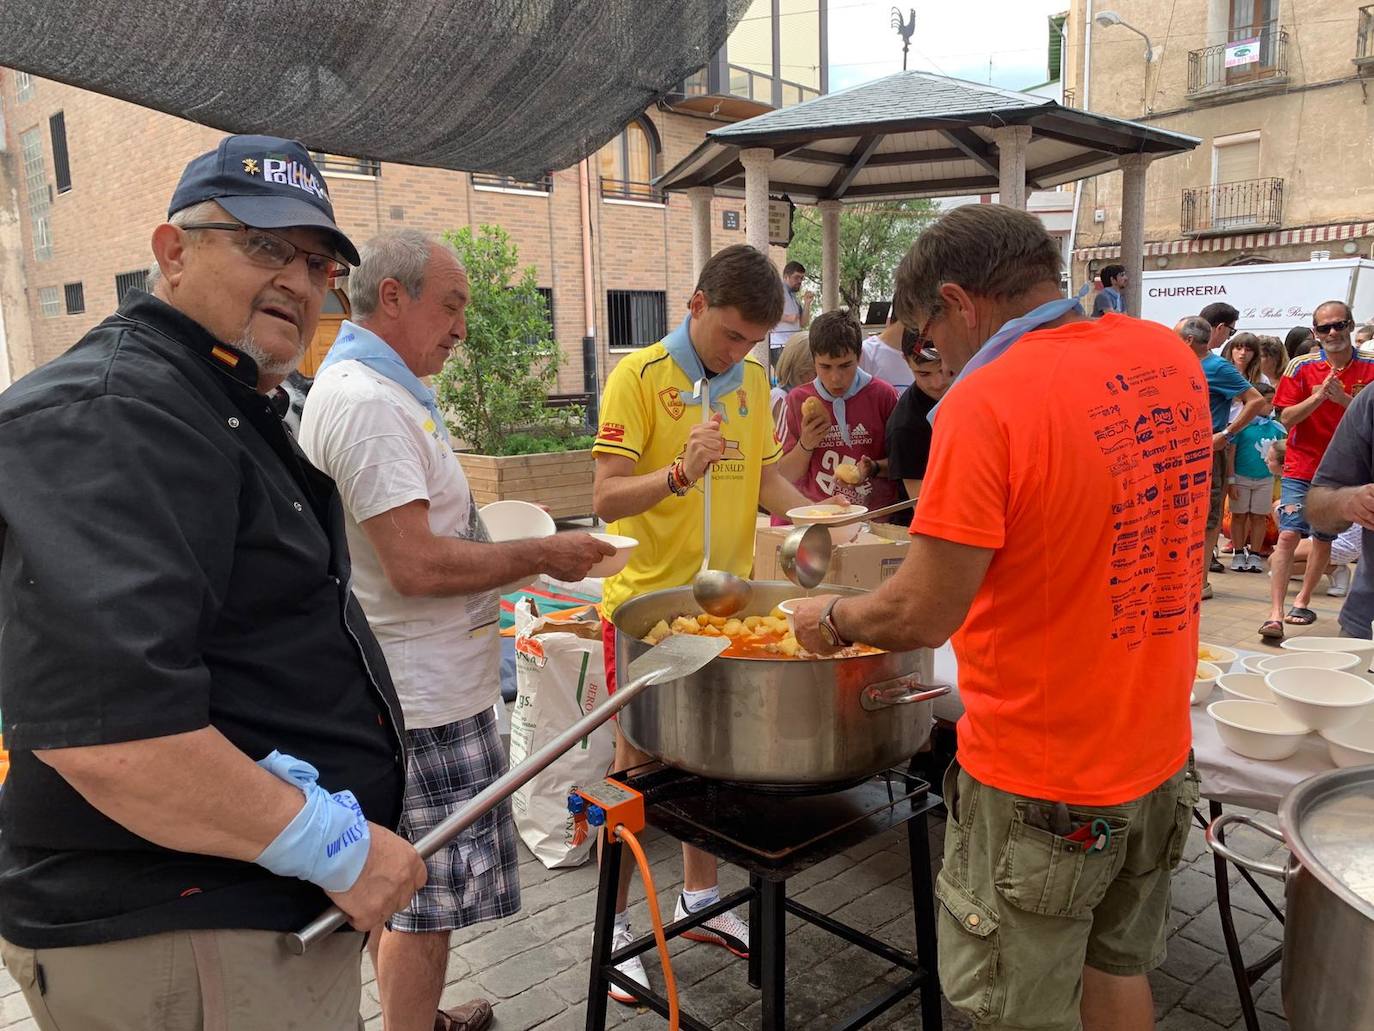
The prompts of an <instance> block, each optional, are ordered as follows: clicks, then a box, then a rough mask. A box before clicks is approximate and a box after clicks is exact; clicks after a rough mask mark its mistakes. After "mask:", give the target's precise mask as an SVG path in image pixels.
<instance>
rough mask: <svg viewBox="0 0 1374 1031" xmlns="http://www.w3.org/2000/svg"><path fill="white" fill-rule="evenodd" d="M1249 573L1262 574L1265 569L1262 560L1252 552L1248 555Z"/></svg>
mask: <svg viewBox="0 0 1374 1031" xmlns="http://www.w3.org/2000/svg"><path fill="white" fill-rule="evenodd" d="M1250 572H1252V573H1263V572H1265V569H1264V559H1262V558H1260V556H1258V555H1256V554H1255V553H1254V552H1251V553H1250Z"/></svg>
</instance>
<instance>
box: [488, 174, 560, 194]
mask: <svg viewBox="0 0 1374 1031" xmlns="http://www.w3.org/2000/svg"><path fill="white" fill-rule="evenodd" d="M472 185H473V186H485V187H487V188H488V189H492V190H531V191H533V192H535V193H548V192H549V191H550V190H552V189H553V176H552V175H550V174H548V173H545V174H544V175H541V176H540V177H539V178H538V179H516V178H513V177H512V176H509V175H487V174H486V173H485V172H473V173H472Z"/></svg>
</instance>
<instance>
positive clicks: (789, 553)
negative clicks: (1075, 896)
mask: <svg viewBox="0 0 1374 1031" xmlns="http://www.w3.org/2000/svg"><path fill="white" fill-rule="evenodd" d="M915 504H916V499H914V498H909V499H907V500H906V501H899V502H897V503H896V504H895V505H884V506H883V507H882V508H875V509H873V511H871V512H861V513H859V514H858V515H855V516H849V517H848V518H846V519H836V520H835V521H834V522H830V521H827V522H824V523H811V524H809V525H807V526H799V527H797V528H796V529H795V530H793V531H792V532H791V533H789V534H788V535H787V536H786V537H785V538H784V539H783V542H782V546H781V547H780V548H778V565H780V566H781V567H782V573H783V575H784V576H785V577H787V579H789V580H791V581H792V582H793V583H794V584H796V585H797V586H798V587H805V588H806V589H807V590H810V589H811V588H812V587H815V586H817V585H818V584H819V583H820V582H821V581H822V580H824V579H825V574H826V572H827V571H829V569H830V555H831V553H832V552H833V551H834V548H835V544H834V541H832V540H831V538H830V528H831V527H832V526H852V525H853V524H855V523H861V522H864V521H865V520H868V519H873V518H876V517H878V516H885V515H890V514H892V513H893V512H900V511H902V510H903V509H906V508H911V507H913V506H914V505H915Z"/></svg>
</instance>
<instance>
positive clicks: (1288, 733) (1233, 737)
mask: <svg viewBox="0 0 1374 1031" xmlns="http://www.w3.org/2000/svg"><path fill="white" fill-rule="evenodd" d="M1207 714H1208V715H1209V716H1211V717H1212V722H1213V723H1215V724H1216V728H1217V736H1218V737H1220V738H1221V743H1222V744H1224V745H1225V746H1226V747H1227V748H1229V749H1231V751H1233V752H1235V753H1237V754H1238V755H1243V756H1246V757H1247V758H1250V759H1266V760H1269V761H1273V760H1277V759H1287V758H1288V757H1289V756H1290V755H1292V754H1293V753H1294V752H1296V751H1297V750H1298V746H1299V745H1300V744H1302V739H1303V738H1304V737H1305V736H1306V735H1307V728H1306V727H1305V726H1303V725H1302V724H1301V723H1298V722H1297V721H1295V720H1291V719H1289V718H1288V717H1287V716H1285V715H1284V714H1283V713H1282V712H1280V711H1279V707H1278V706H1277V705H1269V704H1267V703H1266V702H1246V701H1222V702H1213V703H1212V704H1211V705H1209V706H1207Z"/></svg>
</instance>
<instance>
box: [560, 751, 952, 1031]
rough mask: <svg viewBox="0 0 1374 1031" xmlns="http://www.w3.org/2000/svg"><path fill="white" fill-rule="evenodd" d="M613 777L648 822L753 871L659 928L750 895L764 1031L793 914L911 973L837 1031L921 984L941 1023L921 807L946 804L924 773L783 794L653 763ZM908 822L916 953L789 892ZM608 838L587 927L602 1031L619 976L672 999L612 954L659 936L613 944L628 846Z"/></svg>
mask: <svg viewBox="0 0 1374 1031" xmlns="http://www.w3.org/2000/svg"><path fill="white" fill-rule="evenodd" d="M614 779H617V780H621V781H622V782H623V783H625V784H626V785H628V786H629V787H632V788H634V789H635V790H636V791H639V792H641V793H642V794H643V795H644V800H645V806H646V816H647V819H648V823H649V824H650V825H651V826H654V827H657V828H659V829H661V830H663V831H665V832H666V833H668V834H670V835H672V836H673V837H674V838H677V839H678V840H680V841H683V842H685V843H686V844H689V845H692V846H694V847H696V848H699V849H701V850H702V851H705V852H708V853H710V854H711V855H714V856H716V857H717V858H718V859H720V860H723V861H725V862H727V863H730V864H732V865H734V866H738V867H741V868H743V869H744V870H746V871H748V873H749V887H748V888H744V889H741V890H740V891H736V892H733V893H732V894H730V895H728V896H725V897H724V898H722V899H721V900H720V901H719V902H718V903H716V904H715V905H712V906H708V907H707V908H705V909H703V910H700V911H698V912H695V913H693V914H692V915H691V916H690V917H688V918H686V919H684V920H679V921H676V922H674V923H671V924H668V925H667V926H665V928H664V932H665V934H666V936H667V937H668V938H674V937H677V936H678V935H680V934H682V933H683V932H684V931H688V930H691V929H692V928H693V927H696V926H697V925H699V924H701V923H703V922H704V921H706V920H709V919H710V918H711V917H713V916H716V915H718V914H720V913H722V912H725V911H726V910H728V909H733V908H734V907H735V906H738V905H740V904H741V903H745V902H747V903H748V905H749V939H750V940H749V960H748V963H749V968H748V976H749V984H750V986H751V987H753V988H757V989H759V990H760V992H761V995H762V1015H761V1019H760V1027H761V1029H762V1031H782V1029H783V1028H784V1027H786V1024H787V1019H786V1017H787V1014H786V1009H787V1005H786V999H787V996H786V986H787V958H786V943H787V933H786V932H787V928H786V919H787V914H789V913H790V914H792V915H793V916H797V917H800V918H801V919H803V920H805V921H807V922H808V923H811V924H814V925H815V926H817V927H819V928H820V929H821V930H823V931H826V932H828V933H830V934H833V935H835V936H836V937H839V938H841V939H843V940H845V941H847V942H849V943H851V944H853V945H857V946H858V947H859V948H862V949H864V950H866V951H868V952H870V953H872V954H874V955H876V956H879V957H880V958H882V959H884V960H887V961H888V962H889V963H891V964H892V965H893V966H894V967H897V968H899V969H901V970H905V971H907V972H908V976H906V977H905V978H903V979H902V980H901V982H900V983H898V984H897V985H895V986H893V987H892V988H891V989H889V990H888V991H886V992H884V993H883V994H881V995H879V996H877V997H875V998H873V999H870V1000H868V1001H866V1002H863V1003H861V1004H859V1005H858V1006H857V1007H856V1008H855V1010H854V1011H853V1012H852V1013H850V1014H849V1015H848V1016H847V1017H846V1018H845V1019H844V1020H842V1021H841V1022H840V1023H838V1024H837V1025H835V1031H852V1029H854V1028H859V1027H862V1026H864V1025H865V1024H867V1023H869V1022H870V1021H872V1020H874V1019H876V1018H877V1017H878V1016H880V1015H881V1014H882V1013H884V1012H886V1011H887V1010H889V1009H890V1008H891V1007H893V1006H895V1005H896V1004H897V1003H898V1002H900V1001H901V1000H902V999H905V998H907V997H908V996H910V995H912V994H913V993H915V992H917V991H919V992H920V1009H921V1028H922V1031H942V1026H943V1025H942V1019H941V1013H940V981H939V976H938V974H937V973H936V969H935V895H934V889H933V886H932V884H931V867H930V839H929V837H928V834H927V826H926V814H927V813H929V812H930V811H932V810H934V809H938V808H940V807H941V806H942V805H943V802H942V801H941V800H940V798H939V796H937V795H935V794H932V793H931V792H930V790H929V786H928V785H927V784H926V783H925V782H924V781H921V780H918V779H917V778H915V777H913V776H911V775H910V773H908V772H906V771H903V770H898V769H894V770H888V771H886V772H885V773H882V774H879V775H878V776H877V777H875V778H872V779H869V780H865V781H864V782H863V783H861V784H858V785H855V786H852V787H849V788H847V789H845V790H843V791H836V792H833V793H831V794H826V795H782V796H779V795H772V794H767V793H764V792H758V791H753V790H750V789H748V788H745V787H741V786H737V785H731V784H725V783H722V782H719V781H710V780H706V779H704V778H701V777H696V776H693V775H691V774H686V773H682V772H681V771H678V770H672V769H667V768H664V767H661V766H657V765H651V766H647V767H638V768H636V769H634V770H629V771H626V772H625V773H621V774H616V775H614ZM901 825H905V827H906V832H907V848H908V852H909V854H910V861H911V887H912V903H913V911H914V918H915V944H916V952H915V954H912V953H910V952H906V951H903V950H901V949H896V948H893V947H892V946H890V945H888V944H886V943H884V942H881V941H878V940H877V939H875V938H873V937H871V936H870V935H866V934H863V933H862V932H860V931H857V930H855V929H854V928H852V927H849V926H847V925H845V924H842V923H840V922H839V921H837V920H835V919H833V918H831V917H829V916H826V915H824V914H822V913H818V912H816V911H815V910H814V909H811V908H809V907H807V906H804V905H802V904H800V903H799V902H796V901H794V900H791V899H789V898H787V880H788V879H789V878H791V877H793V876H795V875H796V874H798V873H800V872H802V871H803V870H805V869H807V868H809V867H811V866H814V865H816V864H817V863H820V862H823V861H824V860H826V859H829V858H831V857H832V856H835V855H838V854H839V853H841V852H843V851H844V850H845V849H848V848H852V847H854V846H855V845H857V844H859V843H860V842H862V841H864V840H866V839H868V838H871V837H873V836H874V835H877V834H881V833H884V832H886V831H888V830H891V829H893V828H895V827H898V826H901ZM798 828H803V829H798ZM603 845H605V846H606V847H605V848H604V850H603V853H602V858H601V879H600V887H599V889H598V895H597V904H596V924H595V929H594V931H593V937H592V961H591V972H590V983H589V986H588V994H587V1022H586V1031H605V1027H606V1011H607V1004H608V998H607V995H606V992H607V990H608V989H609V988H610V986H611V985H612V984H614V985H615V986H616V988H617V989H619V990H620V991H622V992H624V993H626V994H629V995H632V996H633V997H634V998H635V999H636V1000H637V1001H638V1002H639V1003H640V1004H642V1005H645V1006H648V1007H649V1008H650V1009H652V1010H654V1011H655V1012H657V1013H659V1014H660V1015H662V1016H664V1017H666V1016H667V1014H668V1002H667V1000H666V999H665V998H663V997H662V996H661V995H660V994H658V993H657V992H655V991H653V990H652V989H644V988H641V987H640V986H639V985H638V984H636V983H635V982H633V981H631V980H630V979H629V978H627V977H625V976H623V975H622V974H620V973H619V972H617V971H616V969H615V964H617V963H620V962H623V961H624V960H626V959H628V958H629V957H631V956H636V955H641V954H643V953H646V952H649V951H650V950H652V949H653V948H654V938H653V935H646V936H644V937H641V938H638V939H636V940H635V941H633V942H631V943H630V944H629V945H627V946H625V947H624V948H622V949H617V950H616V951H615V952H612V951H611V937H612V933H613V926H614V921H615V896H616V886H617V884H618V883H619V879H620V864H621V862H622V861H623V858H622V854H623V849H624V846H623V845H621V844H620V843H618V842H616V843H613V844H609V845H606V843H605V842H604V841H603ZM703 947H709V946H703ZM835 1001H836V1002H837V1003H839V1002H843V1000H840V999H837V1000H835ZM679 1021H680V1024H681V1026H682V1027H683V1028H685V1029H686V1031H709V1028H708V1026H707V1025H706V1024H705V1023H703V1022H702V1021H700V1020H698V1019H696V1018H694V1017H692V1016H691V1015H689V1014H688V1013H687V1012H686V1010H685V1007H684V1009H683V1010H681V1011H680V1013H679Z"/></svg>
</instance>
